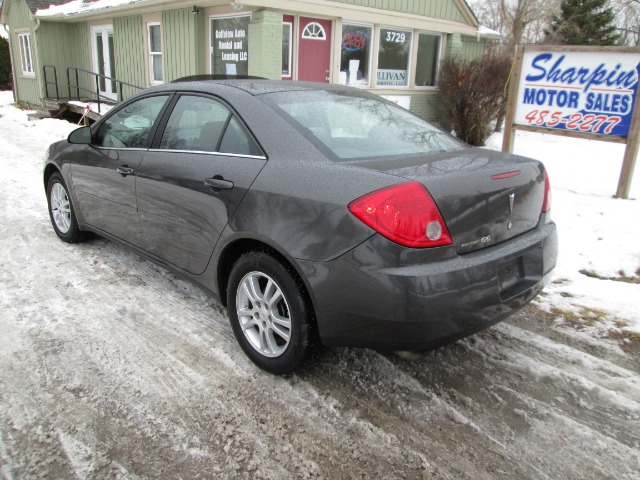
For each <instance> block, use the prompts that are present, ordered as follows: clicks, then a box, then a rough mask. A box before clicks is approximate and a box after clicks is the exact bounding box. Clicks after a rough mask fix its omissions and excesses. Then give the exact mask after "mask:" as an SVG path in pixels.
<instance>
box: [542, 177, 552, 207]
mask: <svg viewBox="0 0 640 480" xmlns="http://www.w3.org/2000/svg"><path fill="white" fill-rule="evenodd" d="M549 210H551V184H550V183H549V175H547V171H546V170H545V172H544V202H542V213H547V212H548V211H549Z"/></svg>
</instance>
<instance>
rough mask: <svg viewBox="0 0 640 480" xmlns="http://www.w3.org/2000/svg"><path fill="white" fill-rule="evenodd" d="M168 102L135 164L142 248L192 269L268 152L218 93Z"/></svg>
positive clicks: (203, 259) (202, 262)
mask: <svg viewBox="0 0 640 480" xmlns="http://www.w3.org/2000/svg"><path fill="white" fill-rule="evenodd" d="M170 108H171V113H170V115H169V116H168V118H167V119H166V120H165V122H166V123H165V124H164V125H161V126H160V129H159V132H158V134H157V135H156V138H155V140H154V144H153V148H151V149H150V150H149V151H148V152H146V153H145V155H144V158H143V160H142V163H141V164H140V167H139V169H138V180H137V204H138V210H139V216H140V223H141V226H142V231H143V242H144V246H143V248H144V249H145V250H147V251H149V252H150V253H152V254H154V255H156V256H158V257H160V258H162V259H163V260H165V261H167V262H169V263H171V264H173V265H175V266H177V267H179V268H181V269H183V270H186V271H187V272H189V273H192V274H196V275H198V274H200V273H202V272H203V271H204V270H205V268H206V266H207V264H208V262H209V258H210V257H211V253H212V252H213V248H214V246H215V244H216V242H217V240H218V238H219V237H220V234H221V233H222V230H223V228H224V227H225V225H226V224H227V222H228V220H229V218H230V217H231V216H232V215H233V213H234V212H235V210H236V208H237V207H238V205H239V204H240V202H241V200H242V199H243V198H244V196H245V194H246V192H247V190H248V189H249V187H250V186H251V184H252V183H253V181H254V179H255V178H256V176H257V175H258V173H259V172H260V170H261V169H262V167H263V166H264V165H265V163H266V158H265V157H264V155H263V154H262V152H261V150H260V149H259V147H258V146H257V144H256V142H255V141H254V140H253V138H252V136H251V135H250V134H249V132H248V130H247V129H246V128H245V126H244V125H243V123H242V121H241V120H240V119H239V118H238V116H237V115H235V114H234V113H233V112H232V110H231V108H230V107H229V106H227V105H226V104H225V103H223V102H222V101H220V100H219V99H216V98H213V97H210V96H200V95H195V94H183V95H179V96H177V97H176V98H175V99H174V101H173V102H172V106H171V107H170ZM163 123H164V122H163Z"/></svg>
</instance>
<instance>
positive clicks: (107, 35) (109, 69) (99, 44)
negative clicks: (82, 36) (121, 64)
mask: <svg viewBox="0 0 640 480" xmlns="http://www.w3.org/2000/svg"><path fill="white" fill-rule="evenodd" d="M91 32H92V44H93V69H94V71H95V72H96V73H98V74H99V75H100V76H99V78H98V84H99V87H100V94H101V95H103V96H105V97H109V98H113V99H115V97H116V82H115V81H114V80H113V78H115V76H116V68H115V67H116V63H115V47H114V39H113V27H112V26H111V25H99V26H94V27H91ZM107 77H109V78H107Z"/></svg>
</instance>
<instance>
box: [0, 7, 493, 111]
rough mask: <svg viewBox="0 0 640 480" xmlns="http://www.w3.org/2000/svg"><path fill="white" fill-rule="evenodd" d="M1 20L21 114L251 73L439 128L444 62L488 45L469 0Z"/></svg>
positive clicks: (17, 15) (94, 10)
mask: <svg viewBox="0 0 640 480" xmlns="http://www.w3.org/2000/svg"><path fill="white" fill-rule="evenodd" d="M0 22H1V23H3V24H4V25H5V26H6V28H7V30H8V32H9V40H10V44H11V57H12V65H13V72H14V95H15V99H16V101H17V102H19V103H20V104H22V105H24V106H29V107H33V108H37V107H39V106H41V105H43V104H44V103H45V99H52V98H56V97H59V98H61V99H63V100H64V99H68V98H69V97H71V98H75V97H80V98H82V99H85V100H95V98H96V96H98V95H99V96H100V98H101V99H102V100H113V101H117V100H121V99H123V98H126V97H127V96H130V95H131V94H132V93H134V92H135V91H137V88H135V87H142V88H144V87H148V86H151V85H155V84H159V83H165V82H171V81H172V80H174V79H177V78H181V77H185V76H191V75H202V74H214V75H252V76H258V77H264V78H270V79H282V80H283V81H288V80H304V81H319V82H331V83H340V84H345V85H352V86H355V87H357V88H363V89H366V90H369V91H372V92H374V93H377V94H380V95H383V96H386V97H387V98H390V99H392V100H394V101H397V102H398V103H399V104H400V105H402V106H404V107H406V108H409V109H411V110H412V111H414V112H415V113H417V114H419V115H421V116H423V117H425V118H427V119H430V120H436V121H437V120H439V108H438V106H439V95H438V87H437V82H436V79H437V72H438V65H439V63H440V61H441V60H442V59H443V58H445V57H447V56H454V55H457V56H462V57H464V58H475V57H479V56H482V55H483V54H484V47H485V41H486V40H487V38H488V37H491V36H492V34H490V35H487V34H482V35H481V34H479V33H478V32H479V25H478V21H477V19H476V18H475V16H474V14H473V12H472V11H471V10H470V8H469V6H468V5H467V3H466V2H465V1H464V0H304V1H295V0H247V1H243V2H235V1H229V0H204V1H199V2H197V3H196V4H195V5H192V6H189V7H186V8H185V7H184V3H179V2H177V1H175V0H142V1H135V2H134V1H132V0H84V2H83V3H82V2H79V1H78V0H76V1H74V2H68V1H67V0H4V2H3V4H2V16H1V17H0ZM484 31H486V30H485V29H483V32H484ZM90 72H93V73H90Z"/></svg>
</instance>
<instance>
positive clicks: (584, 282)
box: [488, 132, 640, 334]
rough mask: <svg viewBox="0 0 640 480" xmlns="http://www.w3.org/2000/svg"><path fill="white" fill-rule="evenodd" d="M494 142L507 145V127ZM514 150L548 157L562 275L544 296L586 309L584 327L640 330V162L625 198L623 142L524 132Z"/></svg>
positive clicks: (549, 303) (547, 303)
mask: <svg viewBox="0 0 640 480" xmlns="http://www.w3.org/2000/svg"><path fill="white" fill-rule="evenodd" d="M488 146H489V147H490V148H495V149H501V147H502V135H500V134H496V135H494V136H493V137H492V138H491V139H490V141H489V142H488ZM514 153H518V154H521V155H526V156H529V157H533V158H537V159H539V160H542V161H543V162H544V163H545V165H546V167H547V169H548V171H549V178H550V180H551V186H552V192H553V199H552V216H553V218H554V220H555V221H556V223H557V225H558V235H559V237H560V253H559V259H558V267H557V269H556V272H555V281H554V283H553V284H552V285H550V286H549V287H548V288H547V290H546V294H545V295H544V296H542V297H540V298H539V299H538V301H537V304H539V305H540V306H542V307H543V308H544V309H545V310H547V311H550V312H551V311H554V309H561V310H563V311H565V312H569V313H570V314H571V313H573V314H575V315H578V316H580V315H586V317H587V321H586V322H584V323H585V325H584V326H585V328H591V329H594V330H600V331H602V329H604V330H612V329H613V330H616V329H619V328H622V329H624V330H627V331H632V332H635V333H637V334H640V162H639V163H638V165H639V166H638V167H637V172H636V174H635V177H634V180H633V183H632V185H631V195H630V198H631V199H633V200H622V199H615V198H613V195H614V194H615V192H616V189H617V186H618V179H619V177H620V169H621V167H622V157H623V155H624V145H618V144H613V143H606V142H598V141H587V140H579V139H572V138H564V137H559V136H554V135H541V134H536V133H529V132H518V133H517V135H516V141H515V148H514ZM633 282H635V283H633ZM585 309H586V310H585ZM594 317H595V318H594ZM587 324H592V325H590V326H589V325H587ZM594 333H596V334H597V332H594Z"/></svg>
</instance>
